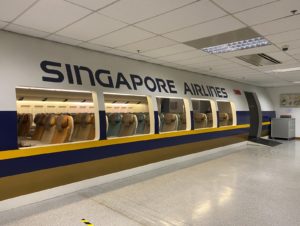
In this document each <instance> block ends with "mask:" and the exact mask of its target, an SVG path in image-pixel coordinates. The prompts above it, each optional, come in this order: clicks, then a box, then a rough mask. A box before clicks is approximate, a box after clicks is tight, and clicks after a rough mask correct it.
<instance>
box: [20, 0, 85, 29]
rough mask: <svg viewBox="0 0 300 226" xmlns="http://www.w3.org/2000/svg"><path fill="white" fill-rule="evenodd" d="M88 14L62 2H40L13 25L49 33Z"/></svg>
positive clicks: (52, 0)
mask: <svg viewBox="0 0 300 226" xmlns="http://www.w3.org/2000/svg"><path fill="white" fill-rule="evenodd" d="M89 13H90V11H89V10H87V9H84V8H81V7H79V6H76V5H74V4H71V3H68V2H65V1H63V0H51V1H47V0H40V1H39V2H38V3H37V4H35V5H34V6H33V7H32V8H30V9H29V10H28V11H26V12H25V13H24V14H23V15H22V16H20V17H19V18H18V19H17V20H15V21H14V23H16V24H18V25H23V26H26V27H31V28H34V29H38V30H42V31H47V32H50V33H51V32H55V31H57V30H59V29H61V28H63V27H65V26H66V25H68V24H70V23H72V22H74V21H76V20H78V19H80V18H82V17H83V16H85V15H87V14H89Z"/></svg>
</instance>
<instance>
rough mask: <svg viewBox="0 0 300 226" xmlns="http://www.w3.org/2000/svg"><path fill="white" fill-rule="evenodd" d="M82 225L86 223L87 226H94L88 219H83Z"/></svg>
mask: <svg viewBox="0 0 300 226" xmlns="http://www.w3.org/2000/svg"><path fill="white" fill-rule="evenodd" d="M81 222H82V223H85V224H86V225H90V226H94V225H93V224H92V223H90V222H89V221H88V220H86V219H81Z"/></svg>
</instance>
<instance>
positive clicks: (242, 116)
mask: <svg viewBox="0 0 300 226" xmlns="http://www.w3.org/2000/svg"><path fill="white" fill-rule="evenodd" d="M236 117H237V125H241V124H249V123H250V113H249V111H237V112H236Z"/></svg>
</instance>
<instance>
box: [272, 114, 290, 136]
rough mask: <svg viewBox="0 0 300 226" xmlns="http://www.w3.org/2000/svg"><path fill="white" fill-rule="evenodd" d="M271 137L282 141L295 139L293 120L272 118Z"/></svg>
mask: <svg viewBox="0 0 300 226" xmlns="http://www.w3.org/2000/svg"><path fill="white" fill-rule="evenodd" d="M271 137H274V138H284V139H292V138H295V119H294V118H272V125H271Z"/></svg>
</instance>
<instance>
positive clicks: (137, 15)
mask: <svg viewBox="0 0 300 226" xmlns="http://www.w3.org/2000/svg"><path fill="white" fill-rule="evenodd" d="M193 1H195V0H122V1H119V2H117V3H115V4H113V5H112V6H109V7H107V8H105V9H102V10H100V11H99V12H100V13H101V14H104V15H107V16H110V17H112V18H116V19H119V20H122V21H124V22H127V23H130V24H131V23H136V22H138V21H141V20H144V19H147V18H150V17H153V16H157V15H159V14H161V13H164V12H167V11H169V10H172V9H176V8H178V7H181V6H183V5H186V4H189V3H191V2H193Z"/></svg>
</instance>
